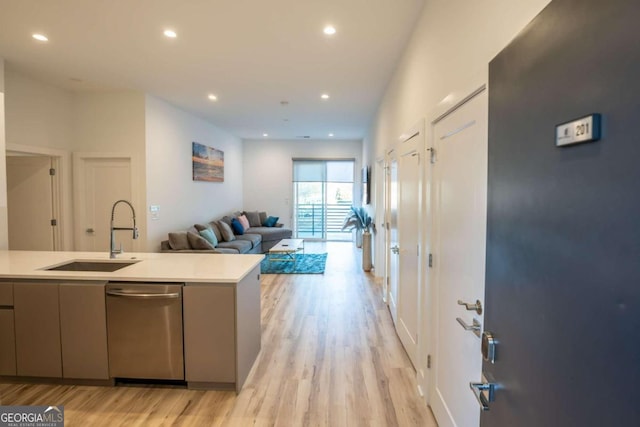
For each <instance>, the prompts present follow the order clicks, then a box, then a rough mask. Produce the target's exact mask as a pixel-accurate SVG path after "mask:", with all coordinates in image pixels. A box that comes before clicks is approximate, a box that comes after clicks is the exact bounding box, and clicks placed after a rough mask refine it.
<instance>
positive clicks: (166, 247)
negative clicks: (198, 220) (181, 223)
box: [160, 211, 292, 254]
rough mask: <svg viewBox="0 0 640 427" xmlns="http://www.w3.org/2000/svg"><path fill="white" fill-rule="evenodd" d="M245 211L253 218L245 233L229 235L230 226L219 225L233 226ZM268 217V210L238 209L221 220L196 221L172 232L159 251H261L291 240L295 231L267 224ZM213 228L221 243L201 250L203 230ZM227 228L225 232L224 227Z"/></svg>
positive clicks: (246, 214)
mask: <svg viewBox="0 0 640 427" xmlns="http://www.w3.org/2000/svg"><path fill="white" fill-rule="evenodd" d="M242 214H244V215H245V216H246V217H247V218H248V219H250V220H251V221H250V227H249V228H247V229H246V230H245V231H244V234H242V235H238V234H235V233H233V235H230V233H229V229H228V228H227V227H225V226H223V225H221V224H220V222H221V221H222V222H224V223H226V224H227V225H229V226H230V227H229V228H231V222H232V220H233V218H234V217H235V218H237V217H239V216H240V215H242ZM267 218H268V216H267V214H266V212H257V211H256V212H235V213H234V214H233V216H224V217H222V218H220V219H219V220H214V221H210V222H209V223H206V224H195V225H194V226H192V227H190V228H189V229H187V230H185V231H177V232H173V233H169V238H168V239H167V240H164V241H162V243H161V244H160V250H161V251H162V252H174V253H175V252H179V253H219V254H259V253H265V252H267V251H269V249H271V248H272V247H273V246H275V245H276V244H277V243H278V242H279V241H280V240H282V239H290V238H291V234H292V231H291V229H289V228H286V227H283V225H282V224H280V223H276V224H275V225H274V226H273V227H268V226H265V225H263V224H265V222H266V220H267ZM206 228H209V229H211V231H212V232H213V233H214V235H215V237H216V239H217V240H218V244H217V245H216V246H215V248H206V249H202V247H204V245H203V244H202V242H201V241H202V239H201V238H200V237H198V236H200V233H199V232H200V230H204V229H206ZM224 229H226V231H225V230H224Z"/></svg>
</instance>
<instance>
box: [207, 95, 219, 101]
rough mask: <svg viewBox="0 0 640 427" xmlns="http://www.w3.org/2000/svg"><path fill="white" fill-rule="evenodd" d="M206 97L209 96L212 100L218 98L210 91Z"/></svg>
mask: <svg viewBox="0 0 640 427" xmlns="http://www.w3.org/2000/svg"><path fill="white" fill-rule="evenodd" d="M208 98H209V99H210V100H212V101H217V100H218V97H217V96H215V95H214V94H212V93H210V94H209V96H208Z"/></svg>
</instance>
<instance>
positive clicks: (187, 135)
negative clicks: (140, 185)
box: [146, 96, 243, 251]
mask: <svg viewBox="0 0 640 427" xmlns="http://www.w3.org/2000/svg"><path fill="white" fill-rule="evenodd" d="M146 141H147V143H146V169H147V205H146V209H147V218H148V221H147V230H148V231H147V235H148V247H147V250H149V251H157V250H158V249H159V247H160V242H161V241H162V240H166V239H167V233H168V232H170V231H175V230H184V229H186V228H188V227H190V226H192V225H193V224H195V223H202V222H206V221H210V220H212V219H215V218H218V217H220V216H222V215H225V214H228V213H231V212H233V211H235V210H241V209H242V208H243V203H242V198H243V197H242V192H243V180H242V173H243V163H242V141H241V140H240V139H238V138H236V137H235V136H233V135H231V134H229V133H227V132H225V131H223V130H221V129H220V128H218V127H216V126H214V125H212V124H211V123H209V122H207V121H205V120H202V119H200V118H197V117H195V116H193V115H191V114H188V113H186V112H184V111H182V110H180V109H178V108H176V107H173V106H172V105H170V104H168V103H167V102H165V101H162V100H160V99H158V98H154V97H152V96H147V97H146ZM192 142H198V143H200V144H204V145H207V146H210V147H213V148H217V149H219V150H222V151H224V182H221V183H216V182H199V181H193V180H192V163H191V144H192ZM151 205H158V206H160V212H159V213H160V218H159V219H158V220H151V216H150V212H149V206H151Z"/></svg>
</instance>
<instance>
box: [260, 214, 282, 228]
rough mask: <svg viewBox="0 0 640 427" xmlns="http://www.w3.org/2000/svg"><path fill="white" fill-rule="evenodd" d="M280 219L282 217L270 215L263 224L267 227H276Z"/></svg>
mask: <svg viewBox="0 0 640 427" xmlns="http://www.w3.org/2000/svg"><path fill="white" fill-rule="evenodd" d="M279 219H280V217H277V216H270V217H269V218H267V219H266V220H265V221H264V224H262V225H264V226H265V227H275V226H276V224H277V223H278V220H279Z"/></svg>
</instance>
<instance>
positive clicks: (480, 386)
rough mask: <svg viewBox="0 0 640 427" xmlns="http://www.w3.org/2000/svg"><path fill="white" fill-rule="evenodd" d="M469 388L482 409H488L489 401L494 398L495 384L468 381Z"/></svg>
mask: <svg viewBox="0 0 640 427" xmlns="http://www.w3.org/2000/svg"><path fill="white" fill-rule="evenodd" d="M469 388H470V389H471V391H473V394H474V395H475V396H476V399H478V403H479V404H480V408H481V409H482V410H483V411H488V410H489V402H493V401H494V400H495V392H496V384H494V383H484V382H483V383H473V382H471V383H469Z"/></svg>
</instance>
